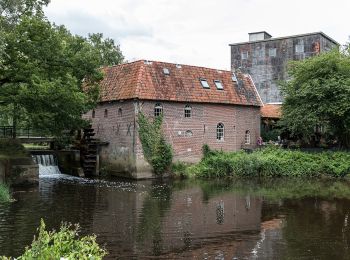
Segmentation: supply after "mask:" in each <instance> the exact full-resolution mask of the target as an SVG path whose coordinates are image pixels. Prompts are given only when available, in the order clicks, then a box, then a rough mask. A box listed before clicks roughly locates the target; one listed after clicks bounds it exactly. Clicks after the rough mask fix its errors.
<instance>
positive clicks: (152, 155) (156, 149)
mask: <svg viewBox="0 0 350 260" xmlns="http://www.w3.org/2000/svg"><path fill="white" fill-rule="evenodd" d="M162 123H163V117H162V116H158V117H156V118H155V119H154V120H153V121H151V120H149V119H148V118H147V117H146V116H145V115H144V114H143V113H142V112H139V114H138V124H139V138H140V141H141V144H142V149H143V154H144V156H145V158H146V160H147V162H148V163H149V164H151V165H152V167H153V170H154V173H155V174H156V175H162V174H163V173H164V172H165V171H166V170H167V169H168V168H169V167H170V165H171V163H172V160H173V151H172V147H171V145H170V144H168V143H166V141H165V137H164V134H163V132H162Z"/></svg>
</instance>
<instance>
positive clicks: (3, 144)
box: [0, 139, 29, 157]
mask: <svg viewBox="0 0 350 260" xmlns="http://www.w3.org/2000/svg"><path fill="white" fill-rule="evenodd" d="M0 155H5V156H11V157H27V156H29V153H28V152H27V150H26V149H25V148H24V146H23V145H22V144H21V143H20V141H18V140H16V139H0Z"/></svg>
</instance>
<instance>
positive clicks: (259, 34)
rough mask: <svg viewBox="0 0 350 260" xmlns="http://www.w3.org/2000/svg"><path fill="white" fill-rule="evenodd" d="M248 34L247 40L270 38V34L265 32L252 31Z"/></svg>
mask: <svg viewBox="0 0 350 260" xmlns="http://www.w3.org/2000/svg"><path fill="white" fill-rule="evenodd" d="M248 34H249V41H250V42H254V41H261V40H266V39H270V38H272V36H271V35H270V34H269V33H267V32H265V31H262V32H253V33H248Z"/></svg>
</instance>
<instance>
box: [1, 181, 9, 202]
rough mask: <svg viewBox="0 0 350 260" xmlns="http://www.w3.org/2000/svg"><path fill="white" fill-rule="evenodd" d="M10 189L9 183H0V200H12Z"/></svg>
mask: <svg viewBox="0 0 350 260" xmlns="http://www.w3.org/2000/svg"><path fill="white" fill-rule="evenodd" d="M10 201H11V196H10V190H9V188H8V187H7V185H5V184H2V183H0V202H10Z"/></svg>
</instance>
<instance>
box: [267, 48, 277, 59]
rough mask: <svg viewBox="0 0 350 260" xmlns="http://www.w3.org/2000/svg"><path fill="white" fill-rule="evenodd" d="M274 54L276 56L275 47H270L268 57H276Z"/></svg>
mask: <svg viewBox="0 0 350 260" xmlns="http://www.w3.org/2000/svg"><path fill="white" fill-rule="evenodd" d="M276 56H277V48H270V49H269V57H276Z"/></svg>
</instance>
